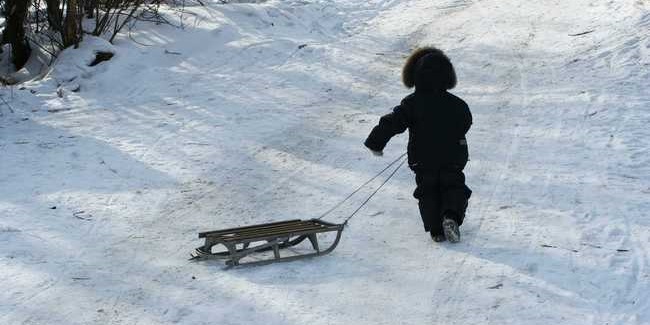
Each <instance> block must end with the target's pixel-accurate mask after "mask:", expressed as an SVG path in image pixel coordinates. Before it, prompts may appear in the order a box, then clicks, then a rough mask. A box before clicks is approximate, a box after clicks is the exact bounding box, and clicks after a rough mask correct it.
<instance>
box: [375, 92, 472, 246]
mask: <svg viewBox="0 0 650 325" xmlns="http://www.w3.org/2000/svg"><path fill="white" fill-rule="evenodd" d="M471 124H472V114H471V113H470V110H469V107H468V106H467V104H466V103H465V102H464V101H463V100H462V99H460V98H458V97H456V96H454V95H452V94H450V93H449V92H447V91H434V90H426V91H418V90H416V91H415V92H414V93H412V94H411V95H409V96H407V97H406V98H404V99H403V100H402V102H401V104H400V105H399V106H397V107H395V108H394V109H393V112H392V113H389V114H387V115H384V116H383V117H382V118H381V119H380V120H379V124H378V125H377V126H375V127H374V128H373V130H372V132H371V133H370V135H369V136H368V139H366V141H365V145H366V147H368V148H369V149H371V150H374V151H382V150H383V149H384V147H385V146H386V144H387V143H388V141H389V140H390V138H391V137H393V136H394V135H396V134H399V133H402V132H404V131H405V130H406V129H407V128H408V129H409V142H408V162H409V167H410V168H411V169H412V170H413V171H414V172H415V181H416V184H417V188H416V189H415V192H414V193H413V196H414V197H415V198H416V199H418V201H419V204H418V205H419V207H420V215H421V216H422V221H423V222H424V229H425V231H430V232H431V233H432V234H442V233H443V231H442V218H443V216H445V215H446V216H448V217H450V218H453V219H455V220H456V222H458V224H459V225H460V224H462V222H463V218H464V217H465V210H466V208H467V201H468V199H469V197H470V195H471V193H472V191H471V190H470V189H469V188H468V187H467V186H466V185H465V175H464V174H463V168H465V165H466V164H467V161H468V150H467V140H466V138H465V134H466V133H467V131H468V130H469V128H470V126H471Z"/></svg>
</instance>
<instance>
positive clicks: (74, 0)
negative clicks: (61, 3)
mask: <svg viewBox="0 0 650 325" xmlns="http://www.w3.org/2000/svg"><path fill="white" fill-rule="evenodd" d="M65 7H66V10H65V18H64V19H63V30H62V31H61V36H62V39H63V47H69V46H73V45H74V46H75V47H77V46H78V45H79V42H80V41H81V38H82V36H83V34H82V30H81V20H82V19H83V15H82V8H81V5H80V3H79V0H67V1H66V4H65Z"/></svg>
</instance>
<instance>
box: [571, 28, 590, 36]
mask: <svg viewBox="0 0 650 325" xmlns="http://www.w3.org/2000/svg"><path fill="white" fill-rule="evenodd" d="M595 31H596V30H595V29H592V30H588V31H586V32H582V33H577V34H569V36H582V35H587V34H590V33H593V32H595Z"/></svg>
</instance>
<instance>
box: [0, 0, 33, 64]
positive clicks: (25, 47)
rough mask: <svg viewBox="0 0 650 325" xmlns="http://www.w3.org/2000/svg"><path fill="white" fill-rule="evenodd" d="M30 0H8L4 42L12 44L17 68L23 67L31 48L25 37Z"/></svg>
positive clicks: (12, 52)
mask: <svg viewBox="0 0 650 325" xmlns="http://www.w3.org/2000/svg"><path fill="white" fill-rule="evenodd" d="M30 3H31V1H30V0H6V2H5V10H6V17H7V21H6V25H5V29H4V31H3V32H2V44H11V57H12V62H13V64H14V66H15V67H16V69H20V68H22V67H23V66H24V65H25V63H26V62H27V59H29V55H30V53H31V48H30V47H29V43H28V42H27V38H26V37H25V19H26V18H27V11H28V10H29V5H30Z"/></svg>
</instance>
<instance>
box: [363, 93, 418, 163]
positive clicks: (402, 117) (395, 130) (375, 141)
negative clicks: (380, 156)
mask: <svg viewBox="0 0 650 325" xmlns="http://www.w3.org/2000/svg"><path fill="white" fill-rule="evenodd" d="M407 127H408V118H407V112H406V107H405V105H400V106H397V107H395V108H394V109H393V112H392V113H388V114H386V115H384V116H382V117H381V119H379V124H378V125H377V126H375V127H374V128H373V129H372V132H370V135H369V136H368V138H367V139H366V142H365V143H364V144H365V145H366V147H368V149H370V150H372V151H373V152H378V153H379V152H382V151H383V150H384V147H385V146H386V144H387V143H388V141H389V140H390V138H392V137H393V136H394V135H396V134H399V133H402V132H404V131H405V130H406V128H407Z"/></svg>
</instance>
